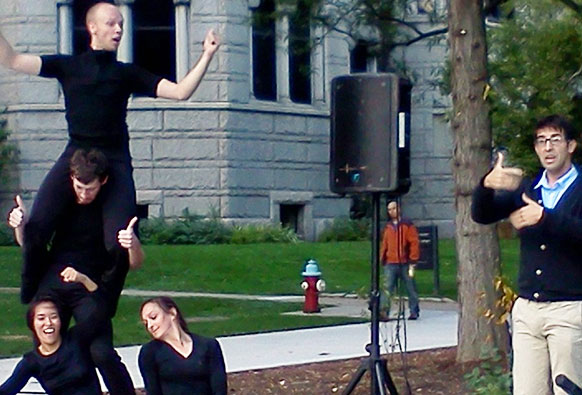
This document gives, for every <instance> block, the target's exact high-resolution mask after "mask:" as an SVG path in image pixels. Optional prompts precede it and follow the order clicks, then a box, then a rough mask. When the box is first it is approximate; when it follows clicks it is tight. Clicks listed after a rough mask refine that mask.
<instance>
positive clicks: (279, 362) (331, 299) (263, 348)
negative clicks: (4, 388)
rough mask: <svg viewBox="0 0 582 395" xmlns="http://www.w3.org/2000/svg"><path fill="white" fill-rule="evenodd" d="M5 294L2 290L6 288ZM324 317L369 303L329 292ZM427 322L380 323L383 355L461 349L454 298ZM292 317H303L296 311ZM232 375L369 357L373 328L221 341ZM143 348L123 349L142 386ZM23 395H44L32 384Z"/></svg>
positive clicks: (5, 366)
mask: <svg viewBox="0 0 582 395" xmlns="http://www.w3.org/2000/svg"><path fill="white" fill-rule="evenodd" d="M0 292H2V290H0ZM124 294H125V295H132V296H144V297H148V296H153V295H160V294H165V295H168V296H172V297H175V298H180V297H216V298H234V299H248V300H270V301H285V302H288V301H302V300H303V297H301V296H259V295H256V296H253V295H232V294H228V295H225V294H218V295H217V294H206V293H185V292H159V291H156V292H151V291H138V290H125V291H124ZM320 304H321V305H322V306H324V307H323V308H322V311H321V312H320V313H316V315H322V316H332V315H333V316H345V317H364V316H366V315H369V314H368V309H367V303H366V301H364V300H362V299H358V298H355V297H353V296H347V297H346V296H339V295H329V294H324V295H322V297H321V298H320ZM420 308H421V318H420V319H419V320H417V321H390V322H383V323H381V324H380V342H381V352H382V353H387V352H400V351H401V350H407V351H416V350H425V349H431V348H440V347H450V346H455V345H457V320H458V314H457V305H456V303H454V302H452V301H449V300H441V299H421V302H420ZM292 314H303V313H302V312H296V313H292ZM218 341H219V342H220V344H221V346H222V350H223V354H224V358H225V361H226V368H227V371H228V372H239V371H245V370H252V369H266V368H272V367H277V366H288V365H297V364H303V363H309V362H323V361H333V360H340V359H347V358H356V357H362V356H366V355H368V354H367V352H366V351H365V346H366V344H368V343H369V342H370V324H369V323H363V324H350V325H337V326H329V327H323V328H310V329H299V330H291V331H278V332H268V333H259V334H252V335H239V336H226V337H219V338H218ZM139 348H140V346H131V347H119V348H117V350H118V352H119V354H120V355H121V357H122V359H123V361H124V363H125V364H126V366H127V368H128V370H129V371H130V374H131V376H132V379H133V382H134V384H135V386H136V387H143V381H142V378H141V375H140V374H139V369H138V366H137V355H138V353H139ZM18 361H19V358H9V359H0V382H3V381H4V380H5V379H6V378H7V377H8V376H9V375H10V373H11V372H12V369H13V368H14V366H15V365H16V363H17V362H18ZM25 391H27V392H23V393H43V392H42V388H41V387H40V386H39V385H38V383H35V382H32V381H31V382H29V384H28V385H27V386H26V388H25Z"/></svg>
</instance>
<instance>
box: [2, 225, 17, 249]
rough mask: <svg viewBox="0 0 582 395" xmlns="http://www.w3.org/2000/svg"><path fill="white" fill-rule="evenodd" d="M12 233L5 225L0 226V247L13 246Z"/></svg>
mask: <svg viewBox="0 0 582 395" xmlns="http://www.w3.org/2000/svg"><path fill="white" fill-rule="evenodd" d="M14 245H16V242H15V240H14V231H13V230H12V228H10V227H9V226H8V225H6V224H0V246H14Z"/></svg>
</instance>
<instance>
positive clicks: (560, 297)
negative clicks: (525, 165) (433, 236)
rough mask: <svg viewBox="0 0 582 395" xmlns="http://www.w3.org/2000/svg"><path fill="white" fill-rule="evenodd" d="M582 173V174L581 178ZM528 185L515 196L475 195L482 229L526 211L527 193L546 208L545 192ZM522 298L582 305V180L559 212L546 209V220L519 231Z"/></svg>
mask: <svg viewBox="0 0 582 395" xmlns="http://www.w3.org/2000/svg"><path fill="white" fill-rule="evenodd" d="M579 174H580V173H579ZM541 175H542V174H541V173H540V174H539V175H538V176H537V177H536V179H535V180H534V181H533V182H532V181H531V180H524V181H523V182H522V183H521V185H520V187H519V188H518V189H517V190H516V191H513V192H508V191H494V190H492V189H489V188H485V187H484V186H483V180H481V183H480V185H479V186H478V187H477V188H476V189H475V191H474V193H473V205H472V217H473V219H474V220H475V221H476V222H478V223H481V224H491V223H494V222H497V221H499V220H501V219H504V218H507V217H508V216H509V215H510V214H511V213H512V212H514V211H515V210H517V209H519V208H521V207H523V206H525V203H524V202H523V200H522V197H521V195H522V193H523V192H525V193H526V194H527V195H528V196H529V197H530V198H532V199H533V200H535V201H537V202H538V203H539V204H540V205H541V204H542V198H541V190H540V188H538V189H534V186H535V185H537V183H538V181H539V179H540V177H541ZM519 237H520V241H521V243H520V253H521V257H520V268H519V280H518V287H519V290H518V294H519V296H520V297H523V298H526V299H529V300H535V301H568V300H582V175H578V177H577V178H576V180H574V182H573V183H572V185H570V186H569V187H568V189H567V190H566V191H565V192H564V194H563V195H562V197H561V198H560V200H559V201H558V203H557V205H556V206H555V207H554V208H553V209H548V208H544V212H543V215H542V218H541V220H540V221H539V222H538V223H537V224H535V225H533V226H528V227H525V228H523V229H521V230H520V231H519Z"/></svg>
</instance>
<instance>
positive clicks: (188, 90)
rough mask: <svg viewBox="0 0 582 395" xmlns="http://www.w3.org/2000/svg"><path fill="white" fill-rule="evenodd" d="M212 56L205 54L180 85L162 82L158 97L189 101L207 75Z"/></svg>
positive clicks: (164, 80)
mask: <svg viewBox="0 0 582 395" xmlns="http://www.w3.org/2000/svg"><path fill="white" fill-rule="evenodd" d="M212 56H213V54H210V53H208V52H207V51H205V52H203V53H202V56H201V57H200V59H199V60H198V62H197V63H196V66H194V67H193V68H192V70H190V71H189V72H188V74H186V76H185V77H184V78H183V79H182V81H180V82H179V83H174V82H171V81H168V80H167V79H163V80H162V81H160V83H159V84H158V89H157V92H156V93H157V96H158V97H162V98H165V99H174V100H187V99H189V98H190V97H192V95H193V94H194V92H195V91H196V89H197V88H198V85H200V81H202V78H203V77H204V74H206V70H208V65H209V64H210V61H211V60H212Z"/></svg>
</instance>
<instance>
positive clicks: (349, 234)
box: [318, 217, 371, 242]
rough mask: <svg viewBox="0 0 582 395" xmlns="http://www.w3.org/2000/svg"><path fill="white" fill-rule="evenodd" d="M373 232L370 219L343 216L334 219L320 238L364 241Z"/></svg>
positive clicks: (325, 240) (325, 239) (326, 240)
mask: <svg viewBox="0 0 582 395" xmlns="http://www.w3.org/2000/svg"><path fill="white" fill-rule="evenodd" d="M370 234H371V224H370V220H369V219H367V218H362V219H349V218H347V217H341V218H336V219H334V221H333V223H332V224H331V226H330V227H329V228H327V229H325V230H324V231H323V232H321V234H320V235H319V238H318V240H319V241H323V242H328V241H363V240H369V239H370Z"/></svg>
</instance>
